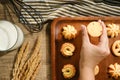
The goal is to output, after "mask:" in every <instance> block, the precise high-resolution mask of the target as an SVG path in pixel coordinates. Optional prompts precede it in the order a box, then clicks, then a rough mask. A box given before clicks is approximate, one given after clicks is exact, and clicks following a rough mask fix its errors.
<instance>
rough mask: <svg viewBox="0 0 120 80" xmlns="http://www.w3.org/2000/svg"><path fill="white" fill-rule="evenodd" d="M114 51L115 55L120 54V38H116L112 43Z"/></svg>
mask: <svg viewBox="0 0 120 80" xmlns="http://www.w3.org/2000/svg"><path fill="white" fill-rule="evenodd" d="M112 52H113V54H114V55H115V56H120V40H116V41H115V42H114V43H113V45H112Z"/></svg>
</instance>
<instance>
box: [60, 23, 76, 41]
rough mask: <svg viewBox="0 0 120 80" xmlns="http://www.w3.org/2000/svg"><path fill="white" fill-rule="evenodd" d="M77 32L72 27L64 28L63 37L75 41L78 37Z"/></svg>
mask: <svg viewBox="0 0 120 80" xmlns="http://www.w3.org/2000/svg"><path fill="white" fill-rule="evenodd" d="M76 34H77V30H76V29H75V28H74V26H72V25H67V26H64V27H63V31H62V35H63V36H64V38H65V39H68V40H70V39H74V38H75V37H76Z"/></svg>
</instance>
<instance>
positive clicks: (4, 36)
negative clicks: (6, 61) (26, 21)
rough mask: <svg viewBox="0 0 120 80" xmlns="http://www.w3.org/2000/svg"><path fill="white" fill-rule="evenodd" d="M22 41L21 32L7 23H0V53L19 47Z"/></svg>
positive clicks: (15, 26) (2, 21) (3, 21)
mask: <svg viewBox="0 0 120 80" xmlns="http://www.w3.org/2000/svg"><path fill="white" fill-rule="evenodd" d="M23 40H24V35H23V32H22V30H21V29H20V28H19V27H18V26H17V25H14V24H12V23H11V22H9V21H5V20H1V21H0V51H10V50H13V49H16V48H18V47H20V46H21V44H22V43H23Z"/></svg>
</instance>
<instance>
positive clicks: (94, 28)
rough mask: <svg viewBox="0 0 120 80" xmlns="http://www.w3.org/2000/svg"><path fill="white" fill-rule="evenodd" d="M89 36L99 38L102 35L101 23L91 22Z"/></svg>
mask: <svg viewBox="0 0 120 80" xmlns="http://www.w3.org/2000/svg"><path fill="white" fill-rule="evenodd" d="M87 31H88V34H89V35H90V36H92V37H99V36H100V35H101V34H102V26H101V24H100V23H99V22H95V21H93V22H90V23H89V24H88V25H87Z"/></svg>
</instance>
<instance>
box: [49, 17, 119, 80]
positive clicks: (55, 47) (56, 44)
mask: <svg viewBox="0 0 120 80" xmlns="http://www.w3.org/2000/svg"><path fill="white" fill-rule="evenodd" d="M99 19H101V20H102V21H104V22H105V24H108V23H115V24H119V25H120V17H74V18H69V17H66V18H57V19H55V20H54V21H53V23H52V25H51V60H52V61H51V62H52V64H51V65H52V80H66V79H64V77H63V76H62V72H61V69H62V67H63V66H64V65H65V64H68V63H70V64H73V65H74V66H75V67H76V71H77V72H76V75H75V77H73V78H72V79H70V80H77V79H78V77H79V59H80V49H81V43H82V40H81V28H80V26H81V25H82V24H84V25H86V26H87V24H88V23H89V22H91V21H97V20H99ZM68 24H69V25H73V26H74V27H75V28H76V29H77V31H78V34H77V36H76V38H75V39H72V40H66V39H64V37H63V36H62V34H61V31H62V27H63V26H66V25H68ZM89 38H90V41H91V43H93V44H95V45H96V44H97V43H98V42H99V38H93V37H89ZM118 39H120V35H119V36H118V37H116V38H109V48H110V49H111V45H112V44H113V42H114V41H115V40H118ZM65 42H70V43H73V44H74V45H75V47H76V49H75V52H74V55H73V56H72V57H68V58H66V57H64V56H62V55H61V53H60V49H61V45H62V44H63V43H65ZM115 62H118V63H120V59H119V57H116V56H114V55H113V54H112V52H111V54H110V56H108V57H107V58H106V59H104V60H103V61H102V62H101V63H100V64H99V67H100V72H99V74H98V75H97V76H96V80H112V78H110V77H109V75H108V73H107V69H108V66H109V65H110V64H112V63H115ZM86 75H87V74H86Z"/></svg>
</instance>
